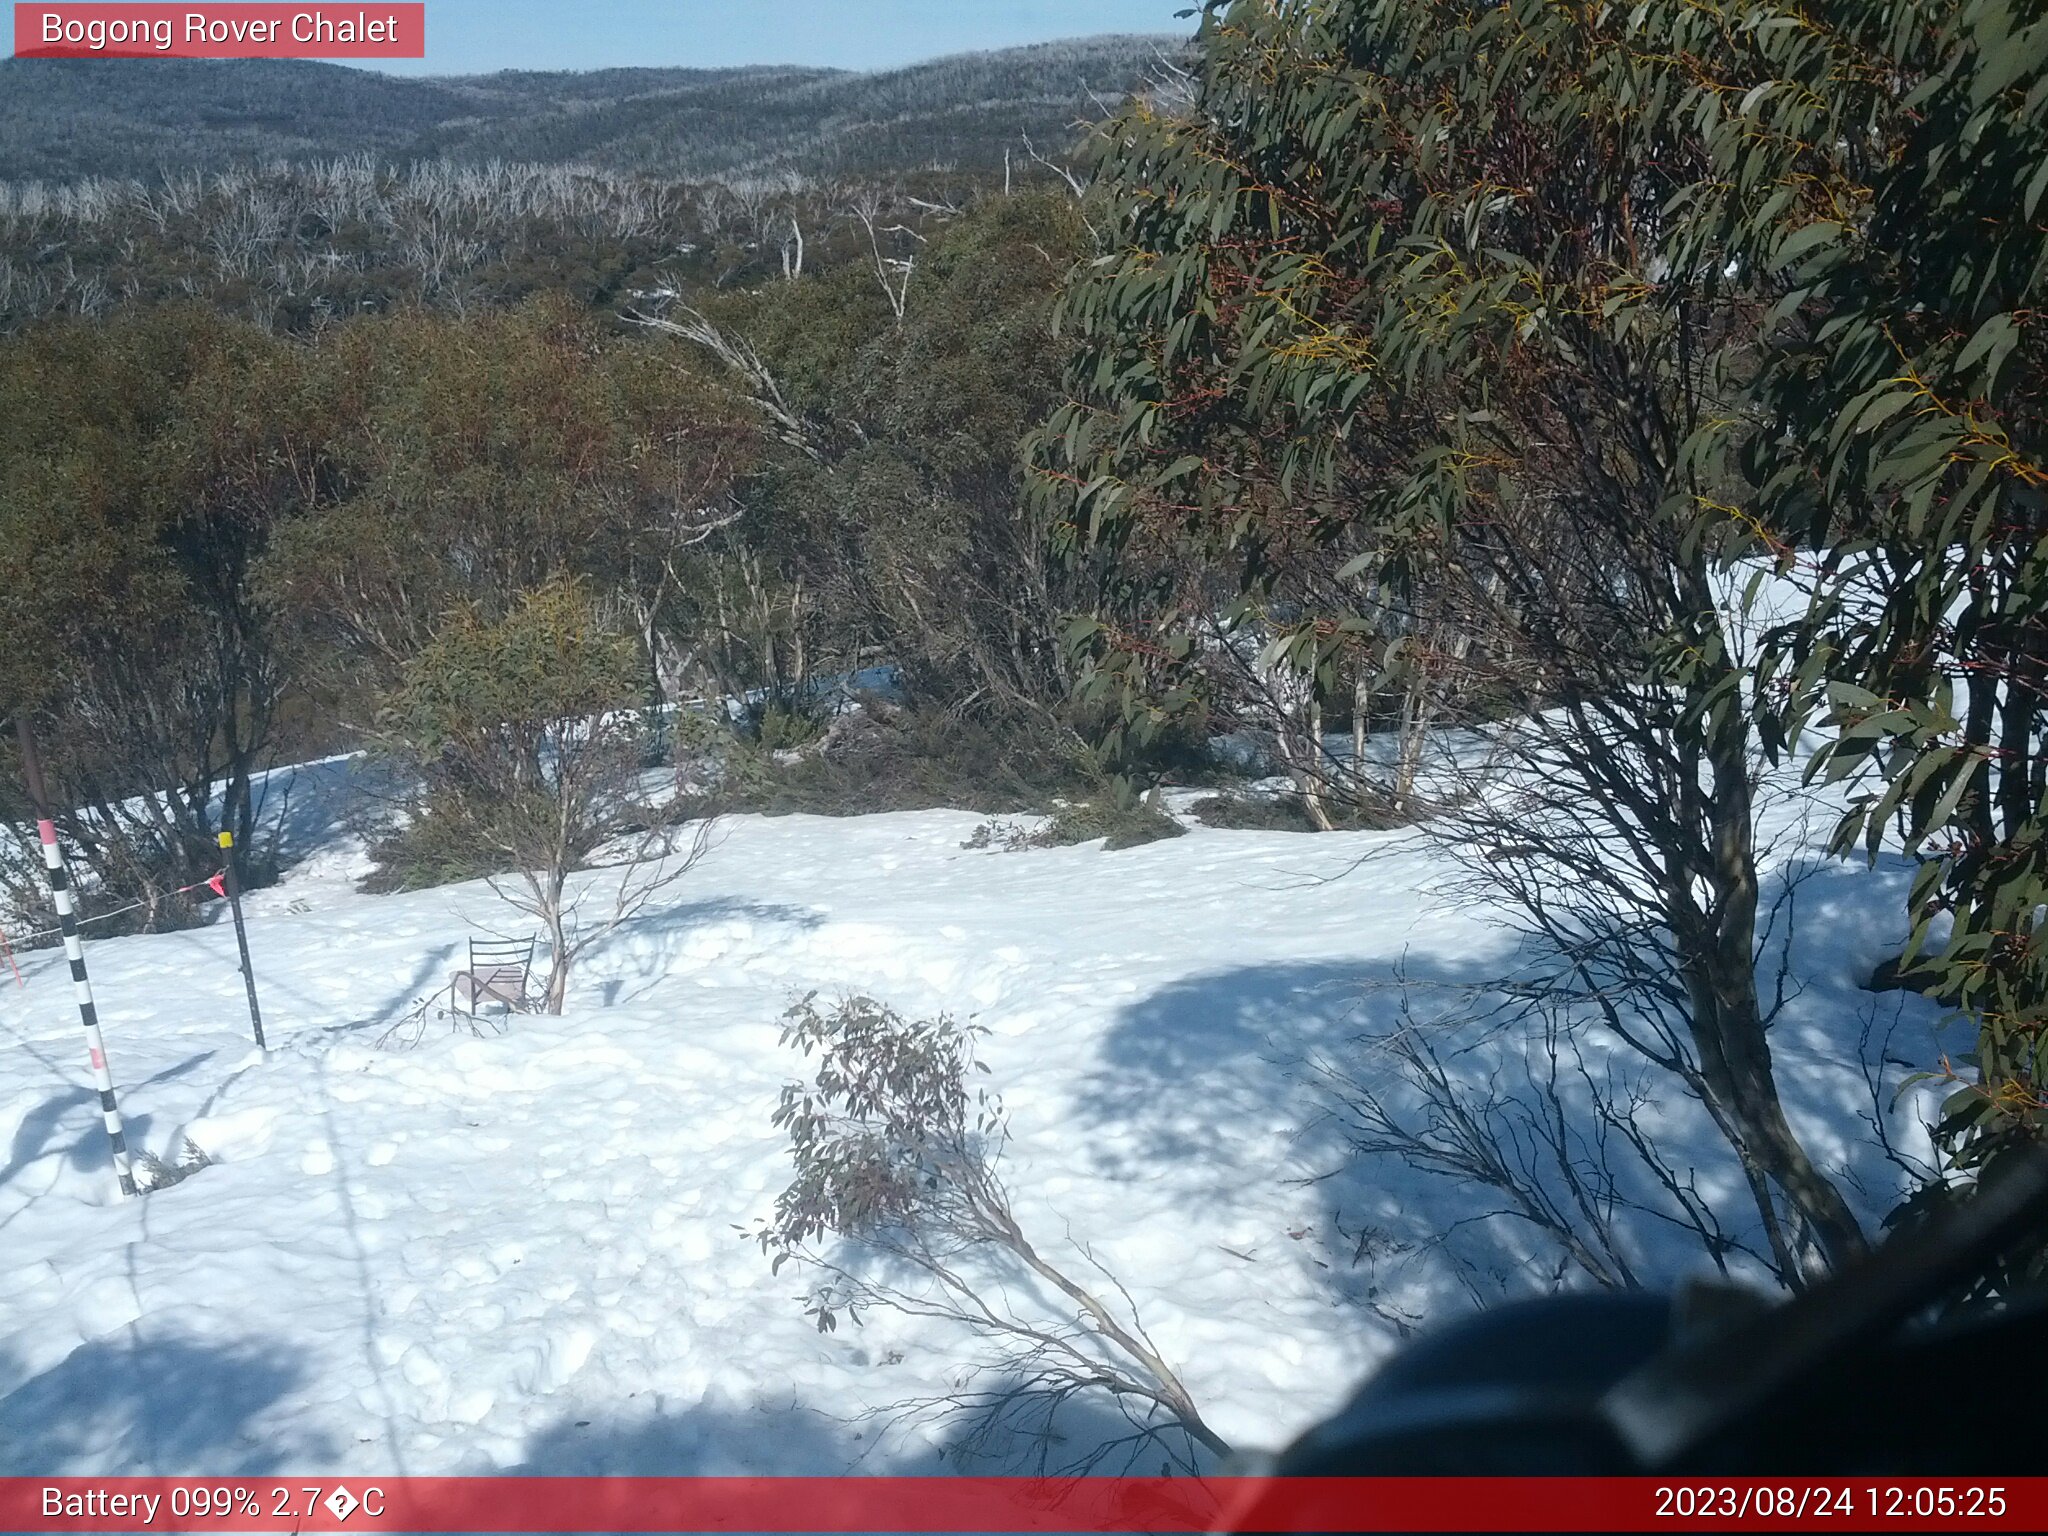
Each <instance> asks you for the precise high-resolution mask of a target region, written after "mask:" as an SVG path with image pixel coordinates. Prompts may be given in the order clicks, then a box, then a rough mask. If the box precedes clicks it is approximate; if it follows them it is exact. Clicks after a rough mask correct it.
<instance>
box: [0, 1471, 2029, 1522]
mask: <svg viewBox="0 0 2048 1536" xmlns="http://www.w3.org/2000/svg"><path fill="white" fill-rule="evenodd" d="M1218 1529H1223V1530H1254V1531H1361V1532H1366V1531H1373V1532H1376V1531H1489V1532H1490V1531H1666V1530H1669V1531H1700V1530H1817V1531H1886V1530H1901V1531H1902V1530H1913V1531H1929V1530H1973V1531H2038V1530H2043V1529H2048V1478H2042V1477H2019V1478H1979V1477H1971V1478H1948V1479H1926V1478H1875V1477H1865V1478H1584V1477H1550V1478H1541V1477H1538V1478H1426V1477H1414V1478H1400V1477H1395V1478H1294V1479H1285V1480H1277V1481H1270V1482H1265V1481H1258V1480H1254V1479H1248V1478H1215V1479H1209V1480H1206V1481H1204V1480H1195V1479H1183V1478H1141V1477H1133V1478H1118V1477H1098V1478H1073V1479H1042V1478H974V1477H943V1478H940V1477H903V1478H891V1477H818V1478H812V1477H707V1478H686V1477H639V1478H584V1477H511V1478H488V1477H417V1478H397V1477H393V1478H379V1477H343V1478H336V1477H305V1476H298V1477H291V1476H267V1477H260V1478H228V1479H215V1480H206V1479H198V1478H137V1477H116V1478H74V1477H59V1478H42V1479H37V1478H25V1477H14V1478H0V1531H5V1532H29V1531H52V1532H54V1531H102V1532H137V1533H142V1532H158V1531H218V1532H273V1531H274V1532H288V1531H306V1532H354V1531H362V1532H375V1533H379V1536H395V1533H399V1532H431V1533H439V1532H453V1531H508V1532H540V1531H561V1532H598V1531H618V1532H634V1533H639V1532H690V1533H694V1532H699V1531H763V1532H793V1531H825V1532H866V1531H902V1532H937V1531H963V1532H998V1531H1054V1532H1070V1533H1081V1532H1097V1531H1101V1532H1111V1531H1158V1532H1189V1533H1192V1532H1200V1531H1210V1530H1218Z"/></svg>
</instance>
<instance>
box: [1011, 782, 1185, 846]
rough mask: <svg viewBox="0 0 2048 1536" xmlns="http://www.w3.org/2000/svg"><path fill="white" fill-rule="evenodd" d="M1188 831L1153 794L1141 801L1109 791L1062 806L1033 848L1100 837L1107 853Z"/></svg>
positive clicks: (1039, 833) (1034, 840) (1037, 836)
mask: <svg viewBox="0 0 2048 1536" xmlns="http://www.w3.org/2000/svg"><path fill="white" fill-rule="evenodd" d="M1186 832H1187V828H1186V827H1183V826H1182V825H1181V824H1180V823H1179V822H1177V821H1175V820H1174V819H1173V818H1172V817H1171V816H1169V815H1168V814H1167V813H1166V811H1165V810H1164V808H1162V807H1161V806H1160V805H1159V803H1158V801H1157V800H1156V799H1154V798H1153V797H1151V796H1149V795H1148V796H1146V797H1145V798H1144V799H1141V800H1140V799H1127V798H1126V797H1124V796H1121V795H1117V794H1115V793H1111V792H1105V793H1103V794H1099V795H1096V796H1094V797H1093V798H1091V799H1087V800H1082V801H1079V802H1076V803H1074V804H1071V805H1063V806H1061V807H1060V808H1059V809H1058V810H1056V811H1054V812H1053V815H1052V819H1051V820H1050V821H1049V822H1047V823H1046V824H1045V826H1044V827H1042V828H1041V829H1040V830H1039V831H1037V832H1035V833H1033V834H1032V836H1031V838H1030V845H1031V846H1032V847H1034V848H1067V847H1071V846H1072V845H1074V844H1075V843H1092V842H1094V841H1096V840H1097V839H1098V838H1100V839H1102V847H1103V851H1104V852H1106V853H1116V852H1118V851H1119V850H1121V849H1125V848H1139V847H1143V846H1144V845H1145V844H1146V843H1156V842H1160V841H1161V840H1163V839H1165V838H1169V837H1181V836H1183V835H1185V834H1186Z"/></svg>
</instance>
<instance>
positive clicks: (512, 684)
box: [382, 579, 706, 1013]
mask: <svg viewBox="0 0 2048 1536" xmlns="http://www.w3.org/2000/svg"><path fill="white" fill-rule="evenodd" d="M644 687H645V674H644V672H643V670H642V668H641V664H640V656H639V653H638V650H637V647H636V646H635V644H634V641H633V639H632V638H631V637H630V636H628V635H626V634H624V633H622V632H621V631H620V630H619V629H618V628H616V627H613V626H610V625H607V624H606V623H605V622H604V621H603V619H602V618H601V616H600V615H599V614H598V612H597V611H596V608H595V607H594V605H593V603H592V601H591V599H590V596H589V594H588V593H587V592H586V591H585V590H584V589H583V588H581V587H580V586H579V585H577V584H576V583H574V582H573V581H569V580H565V579H558V580H555V581H551V582H549V583H547V584H546V585H544V586H542V587H539V588H537V589H536V590H534V591H533V592H530V593H527V594H525V595H524V596H522V597H521V598H520V599H519V600H518V601H517V602H516V603H515V604H514V605H513V607H512V609H511V611H510V612H509V613H507V614H506V615H505V616H504V617H503V618H499V619H490V618H486V617H484V616H483V615H481V614H479V613H478V612H476V611H475V610H474V609H468V610H462V611H459V612H457V613H456V614H454V615H453V616H452V617H451V618H450V619H449V620H448V621H447V622H446V623H445V624H444V625H443V627H442V628H441V630H440V632H439V633H438V634H437V635H436V636H435V637H434V639H433V640H432V641H431V642H430V643H429V644H427V645H426V646H425V647H424V648H423V649H422V650H421V651H420V652H419V654H418V655H417V656H415V657H414V658H412V659H411V660H410V661H409V662H408V663H407V664H406V667H405V669H404V674H403V679H402V681H401V683H400V684H399V686H398V688H397V689H396V691H395V693H394V694H393V696H392V698H391V700H390V702H389V704H388V706H387V708H386V709H385V711H384V713H383V717H382V727H383V729H384V731H385V732H386V734H387V739H388V740H389V741H390V743H391V744H392V745H393V746H394V748H395V749H396V751H397V753H398V755H399V756H400V757H401V759H402V760H403V761H405V762H406V763H407V764H408V766H409V767H411V768H412V769H413V770H414V771H415V772H416V773H417V774H418V776H419V780H420V784H421V794H420V797H419V800H418V802H417V804H416V806H415V815H416V816H417V817H420V818H424V819H426V820H428V821H431V822H434V823H436V824H437V825H436V827H435V829H434V831H433V834H432V835H433V837H434V838H435V840H436V841H438V842H441V843H443V844H447V843H456V844H465V845H468V846H469V847H470V848H473V849H474V850H476V851H477V853H478V854H479V855H480V856H482V857H484V858H487V859H489V860H490V861H491V862H493V863H495V864H496V865H497V866H498V867H500V868H506V869H509V870H510V871H511V873H510V874H508V875H506V876H504V877H502V878H500V879H497V880H495V881H494V882H493V883H494V885H495V886H496V887H497V889H498V892H499V894H500V895H501V896H503V897H504V898H505V899H506V900H507V901H508V902H509V903H511V905H512V906H513V907H514V908H516V909H517V910H519V911H521V912H524V913H527V914H529V915H531V916H532V917H533V918H534V919H535V920H536V921H537V922H538V923H539V924H540V926H541V928H542V930H543V933H544V936H545V938H546V940H547V943H548V947H549V950H550V952H551V953H552V956H553V968H552V970H551V972H550V974H549V978H548V984H547V992H546V997H547V1007H548V1011H549V1012H551V1013H560V1012H561V1011H562V1004H563V1001H564V999H565V998H566V996H567V992H568V985H569V973H570V969H571V967H572V966H573V964H574V963H575V961H576V959H577V957H578V956H580V955H582V954H583V953H584V952H586V951H587V950H588V949H589V948H590V947H591V945H593V944H595V943H596V942H597V941H598V940H600V939H601V938H603V937H604V936H605V935H606V934H608V933H610V932H612V931H613V930H614V929H616V928H617V927H618V926H619V925H620V924H621V923H623V922H625V921H626V920H627V919H629V918H630V917H632V916H633V915H634V913H635V912H637V911H638V910H640V909H641V908H642V907H643V906H644V905H645V904H646V902H647V900H648V899H649V898H650V897H651V896H652V895H654V894H655V892H656V891H657V890H659V889H661V888H662V887H663V886H665V885H667V884H669V883H670V882H672V881H673V880H675V879H676V878H677V877H679V876H680V875H681V874H682V873H683V871H684V870H685V869H686V868H687V867H688V866H689V865H690V864H691V863H693V862H694V861H695V859H696V857H698V856H699V855H701V853H702V852H703V851H704V847H705V833H706V826H705V824H704V823H701V822H700V823H697V824H696V825H695V826H694V827H693V828H691V829H687V831H686V833H685V834H680V835H682V836H685V837H686V841H684V842H680V843H679V841H678V839H679V833H678V831H677V830H676V829H675V828H672V827H668V826H666V825H664V824H663V823H664V813H663V811H662V810H661V808H659V807H657V806H655V805H653V804H651V803H650V802H649V800H648V798H647V796H646V794H645V793H644V792H643V789H642V766H643V761H644V751H643V741H642V737H643V733H644V731H645V721H644V716H643V715H642V713H640V712H639V711H638V710H637V708H636V707H635V706H637V705H638V704H639V703H640V702H641V701H642V699H643V698H644ZM608 845H610V846H611V847H612V848H613V849H614V852H615V855H616V856H615V857H614V858H613V859H612V860H611V861H610V871H609V872H610V874H611V877H612V882H615V883H608V889H609V890H610V892H611V895H610V899H609V901H608V902H607V903H604V904H603V915H602V916H601V917H599V918H597V919H595V920H590V919H586V918H584V917H583V915H582V914H583V909H584V907H585V905H586V898H588V897H589V896H590V895H591V894H592V892H591V890H590V889H589V886H588V882H587V881H579V879H578V875H579V872H580V871H583V870H585V869H586V868H588V867H589V866H590V864H591V861H592V859H593V856H594V855H596V854H597V853H598V851H599V850H600V849H602V848H606V847H607V846H608Z"/></svg>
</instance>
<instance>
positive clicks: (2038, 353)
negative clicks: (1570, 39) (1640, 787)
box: [1666, 0, 2048, 1270]
mask: <svg viewBox="0 0 2048 1536" xmlns="http://www.w3.org/2000/svg"><path fill="white" fill-rule="evenodd" d="M1741 9H1742V12H1743V13H1744V20H1746V21H1747V23H1748V24H1746V25H1737V24H1736V22H1735V18H1731V17H1725V16H1722V15H1721V14H1720V13H1717V12H1709V11H1705V10H1696V11H1690V12H1684V11H1681V12H1677V13H1675V14H1674V15H1673V17H1672V18H1671V19H1670V21H1669V24H1668V35H1669V37H1670V38H1671V39H1672V49H1671V51H1672V53H1673V54H1674V55H1680V54H1682V55H1683V56H1684V57H1686V58H1687V59H1688V60H1690V61H1692V64H1691V74H1690V77H1689V78H1688V79H1687V80H1686V81H1685V83H1684V86H1683V89H1682V90H1675V92H1674V95H1673V98H1672V100H1673V102H1674V110H1675V111H1677V112H1680V113H1689V114H1691V115H1692V116H1693V117H1694V119H1695V121H1696V123H1697V125H1698V131H1699V134H1700V137H1701V141H1702V144H1703V147H1704V149H1705V151H1706V153H1707V154H1708V156H1709V158H1710V162H1711V164H1710V167H1709V168H1708V170H1707V171H1706V173H1705V174H1704V175H1702V176H1701V178H1700V180H1699V182H1698V184H1697V185H1696V186H1695V187H1693V188H1692V189H1690V191H1689V192H1688V195H1687V196H1686V198H1685V199H1683V200H1682V201H1681V202H1679V203H1677V204H1676V205H1674V208H1673V210H1672V212H1673V218H1672V224H1671V228H1670V231H1669V232H1668V235H1667V241H1666V243H1667V245H1668V246H1669V247H1670V249H1671V252H1672V255H1671V260H1672V262H1673V263H1674V264H1675V265H1679V266H1682V267H1683V266H1692V267H1697V268H1700V269H1703V270H1711V271H1714V272H1717V273H1721V274H1725V277H1726V281H1728V282H1729V283H1730V284H1731V285H1733V284H1736V283H1741V284H1744V285H1747V286H1750V287H1752V288H1755V289H1757V290H1759V291H1760V292H1761V293H1762V294H1763V295H1764V296H1765V297H1767V298H1768V299H1769V300H1770V303H1771V307H1770V309H1769V310H1768V312H1767V313H1766V314H1765V316H1764V321H1763V324H1762V327H1761V335H1760V337H1759V340H1758V355H1759V358H1760V360H1761V365H1762V366H1761V371H1760V378H1759V380H1758V383H1757V390H1756V406H1755V410H1756V414H1757V416H1758V419H1759V421H1760V424H1761V426H1762V428H1763V430H1761V431H1760V432H1758V433H1757V434H1756V435H1755V436H1754V437H1753V438H1752V440H1751V443H1750V448H1749V452H1748V455H1747V463H1746V468H1747V471H1748V479H1749V482H1750V483H1751V484H1752V485H1753V486H1754V487H1755V495H1756V497H1757V500H1758V504H1759V506H1760V508H1761V510H1762V511H1763V512H1764V514H1765V517H1766V519H1767V522H1768V527H1769V531H1770V538H1771V540H1772V541H1773V545H1774V547H1773V549H1772V552H1773V553H1774V554H1776V555H1777V556H1778V557H1779V558H1780V559H1781V560H1782V561H1783V562H1784V563H1786V564H1788V565H1789V564H1792V563H1795V562H1796V563H1798V564H1800V565H1801V566H1803V567H1805V568H1806V569H1808V570H1809V571H1810V572H1811V573H1812V585H1813V586H1814V588H1815V590H1816V591H1817V593H1818V597H1817V600H1816V601H1815V602H1814V603H1813V605H1812V607H1811V609H1810V610H1809V611H1808V612H1806V613H1804V614H1803V615H1800V616H1799V617H1798V621H1797V622H1796V623H1792V624H1789V625H1787V626H1786V628H1785V629H1784V630H1783V631H1782V632H1781V633H1780V634H1779V635H1778V636H1777V639H1778V641H1779V645H1780V650H1781V654H1782V657H1783V659H1784V661H1785V662H1786V663H1787V665H1788V669H1789V671H1790V681H1791V682H1792V683H1793V684H1794V688H1793V700H1794V703H1795V705H1796V713H1797V718H1798V719H1799V720H1801V721H1803V722H1805V723H1807V724H1809V725H1810V726H1812V727H1813V737H1812V740H1813V741H1814V742H1815V743H1816V744H1817V745H1819V746H1820V747H1821V749H1822V750H1821V753H1820V763H1821V765H1822V766H1823V768H1824V771H1825V772H1826V773H1828V774H1829V775H1830V776H1833V777H1836V778H1842V779H1847V780H1849V781H1850V782H1851V783H1852V784H1853V785H1855V786H1857V798H1856V799H1855V801H1854V803H1853V807H1852V810H1851V813H1850V815H1849V816H1848V818H1847V819H1846V820H1845V822H1844V823H1843V825H1842V827H1841V835H1840V845H1841V846H1842V847H1843V848H1844V849H1845V850H1846V849H1848V848H1851V847H1854V846H1855V845H1856V844H1857V843H1858V842H1862V843H1864V844H1866V845H1867V846H1868V847H1870V848H1871V849H1873V850H1874V849H1875V848H1876V847H1877V846H1878V844H1879V842H1880V840H1881V839H1882V838H1883V836H1884V834H1885V833H1886V831H1887V829H1888V828H1894V827H1896V828H1898V829H1899V830H1901V831H1902V832H1903V834H1904V837H1905V840H1906V842H1907V844H1908V846H1909V847H1910V848H1912V849H1914V850H1916V851H1917V852H1919V853H1920V855H1921V858H1922V862H1921V867H1920V871H1919V878H1918V880H1917V881H1916V883H1915V886H1914V888H1913V891H1912V895H1911V914H1910V915H1911V921H1912V933H1913V937H1912V943H1911V947H1910V948H1909V950H1908V954H1907V957H1906V958H1907V962H1908V964H1907V967H1906V968H1907V969H1908V970H1909V971H1910V972H1912V973H1914V974H1916V975H1917V976H1918V977H1919V979H1920V980H1921V981H1922V982H1923V984H1924V985H1925V987H1926V988H1927V990H1929V991H1931V992H1933V993H1934V994H1936V995H1938V996H1941V997H1943V998H1945V999H1947V1000H1949V1001H1950V1002H1952V1003H1954V1004H1956V1005H1958V1007H1959V1008H1960V1009H1961V1011H1962V1012H1963V1013H1964V1014H1965V1016H1966V1017H1967V1018H1968V1019H1969V1020H1970V1021H1971V1023H1972V1024H1973V1025H1974V1027H1975V1030H1976V1035H1977V1039H1976V1043H1975V1048H1974V1050H1973V1051H1969V1052H1966V1053H1959V1054H1961V1055H1962V1056H1963V1058H1964V1059H1962V1060H1959V1061H1958V1062H1956V1063H1955V1065H1954V1068H1953V1069H1952V1070H1951V1071H1950V1072H1949V1074H1948V1076H1949V1078H1950V1079H1951V1081H1952V1085H1953V1090H1954V1091H1953V1093H1952V1096H1951V1097H1950V1099H1949V1100H1948V1102H1947V1106H1946V1108H1947V1117H1946V1120H1945V1123H1944V1125H1943V1127H1942V1139H1943V1141H1944V1142H1945V1144H1946V1146H1947V1148H1948V1150H1949V1152H1950V1154H1951V1158H1952V1162H1953V1164H1954V1165H1955V1167H1956V1168H1958V1169H1959V1170H1964V1171H1982V1172H1984V1173H1986V1174H1987V1175H1993V1174H1995V1169H1996V1167H1997V1166H1998V1165H1999V1163H2000V1161H2001V1160H2002V1159H2003V1158H2005V1157H2006V1156H2007V1154H2009V1153H2012V1152H2014V1151H2016V1150H2019V1149H2022V1148H2025V1147H2027V1146H2028V1145H2030V1144H2036V1143H2038V1142H2039V1141H2040V1140H2041V1139H2042V1138H2043V1136H2044V1134H2048V1094H2044V1086H2043V1085H2044V1082H2048V1030H2044V1022H2048V946H2044V943H2043V938H2042V932H2041V927H2040V923H2041V917H2040V914H2041V912H2042V909H2043V904H2044V901H2048V804H2044V791H2048V754H2044V752H2043V740H2042V737H2043V730H2044V727H2048V629H2044V619H2043V615H2044V611H2048V560H2044V554H2048V543H2044V541H2043V533H2044V531H2048V307H2044V303H2043V299H2044V292H2048V225H2044V222H2043V217H2044V208H2048V105H2044V104H2048V20H2043V19H2042V17H2041V15H2040V13H2039V9H2038V7H2027V6H2014V5H2009V4H2004V3H1998V0H1885V3H1881V4H1874V5H1868V6H1859V7H1801V6H1777V7H1766V6H1748V7H1743V8H1741ZM1959 1187H1962V1188H1967V1187H1968V1181H1967V1180H1965V1181H1962V1182H1961V1184H1960V1186H1959ZM1939 1192H1940V1190H1939V1189H1937V1191H1936V1193H1939ZM2034 1262H2035V1264H2036V1266H2037V1270H2038V1269H2039V1268H2040V1267H2041V1266H2042V1262H2043V1261H2042V1260H2041V1258H2040V1250H2039V1249H2038V1248H2037V1250H2036V1257H2035V1260H2034Z"/></svg>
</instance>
